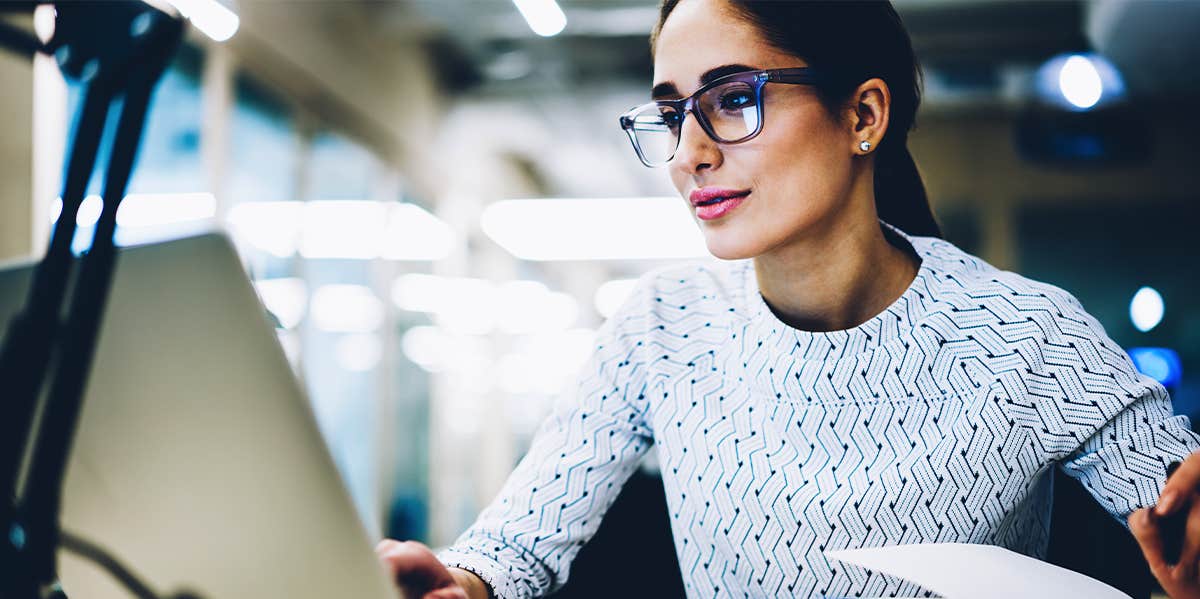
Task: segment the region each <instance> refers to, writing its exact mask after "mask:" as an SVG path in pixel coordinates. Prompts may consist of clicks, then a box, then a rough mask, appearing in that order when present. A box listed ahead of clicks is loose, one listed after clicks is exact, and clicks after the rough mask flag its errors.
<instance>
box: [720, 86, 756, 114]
mask: <svg viewBox="0 0 1200 599" xmlns="http://www.w3.org/2000/svg"><path fill="white" fill-rule="evenodd" d="M753 103H754V95H753V94H752V93H750V91H749V90H736V91H731V92H728V93H725V94H722V95H721V98H720V100H719V101H718V102H717V106H718V107H720V109H721V110H731V111H737V110H742V109H743V108H745V107H747V106H749V105H751V104H753Z"/></svg>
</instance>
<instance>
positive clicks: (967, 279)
mask: <svg viewBox="0 0 1200 599" xmlns="http://www.w3.org/2000/svg"><path fill="white" fill-rule="evenodd" d="M915 239H916V240H917V241H915V242H914V247H917V246H920V247H919V248H918V249H919V250H920V249H921V248H924V249H925V250H926V251H928V252H929V255H930V256H931V257H933V259H934V260H935V261H936V265H935V268H934V269H933V270H934V278H935V279H936V281H935V282H934V283H933V284H932V287H934V290H931V295H936V301H937V302H944V303H945V304H946V306H944V307H943V309H941V310H936V311H935V312H936V313H938V314H943V315H945V316H948V317H949V318H950V320H952V321H953V322H955V323H956V324H957V325H958V326H959V328H961V329H962V330H964V331H969V332H970V334H971V336H972V337H974V338H975V339H977V340H979V342H981V343H984V344H993V345H995V346H996V347H994V348H993V349H994V351H992V352H991V353H993V354H994V355H996V356H999V357H1001V358H1003V357H1004V356H1005V355H1009V356H1014V357H1020V359H1021V360H1022V361H1023V362H1024V364H1023V366H1024V368H1022V369H1021V370H1024V372H1025V373H1026V376H1034V377H1048V378H1050V379H1058V384H1059V385H1063V386H1064V387H1063V390H1064V392H1065V390H1066V389H1068V388H1071V389H1074V390H1075V391H1076V392H1084V393H1086V394H1091V393H1099V394H1102V395H1106V396H1110V397H1113V398H1114V399H1115V398H1121V399H1128V398H1131V397H1134V396H1136V395H1139V394H1143V393H1145V392H1146V390H1147V389H1146V387H1147V385H1149V384H1150V383H1149V382H1148V380H1147V379H1146V377H1144V376H1142V375H1140V374H1139V373H1138V372H1137V370H1136V368H1135V367H1134V366H1133V363H1132V361H1131V360H1130V359H1129V356H1128V354H1126V353H1125V350H1124V349H1122V348H1121V346H1120V345H1119V344H1117V342H1116V341H1114V340H1113V339H1112V338H1111V337H1109V335H1108V332H1107V331H1106V330H1105V328H1104V325H1102V324H1101V323H1100V321H1099V320H1098V319H1096V318H1095V317H1094V316H1092V315H1091V314H1090V313H1089V312H1088V311H1087V310H1086V309H1085V308H1084V305H1083V304H1082V302H1080V300H1079V299H1078V298H1077V297H1076V296H1075V295H1074V294H1072V293H1071V292H1069V291H1067V290H1066V289H1063V288H1062V287H1059V286H1057V285H1054V284H1052V283H1048V282H1045V281H1038V280H1035V279H1031V278H1029V277H1025V276H1023V275H1020V274H1018V273H1016V272H1012V271H1008V270H1001V269H998V268H996V267H995V266H992V265H991V264H989V263H987V262H986V261H984V260H983V259H981V258H979V257H977V256H973V255H971V254H969V253H967V252H965V251H963V250H962V249H960V248H958V247H956V246H954V245H953V244H951V243H949V242H946V241H943V240H934V239H932V238H915ZM1000 345H1003V346H1006V347H999V346H1000ZM1117 403H1123V402H1122V401H1118V402H1117Z"/></svg>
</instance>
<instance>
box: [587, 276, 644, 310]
mask: <svg viewBox="0 0 1200 599" xmlns="http://www.w3.org/2000/svg"><path fill="white" fill-rule="evenodd" d="M636 286H637V279H613V280H611V281H607V282H605V283H603V284H601V285H600V287H598V288H597V289H596V297H595V302H596V311H597V312H599V313H600V315H601V316H603V317H605V318H612V315H613V314H615V313H616V312H617V308H620V307H621V305H622V304H624V303H625V302H626V301H627V300H628V299H629V296H631V295H633V289H634V287H636Z"/></svg>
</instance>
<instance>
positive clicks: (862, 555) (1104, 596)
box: [825, 543, 1131, 599]
mask: <svg viewBox="0 0 1200 599" xmlns="http://www.w3.org/2000/svg"><path fill="white" fill-rule="evenodd" d="M825 555H826V556H828V557H830V558H833V559H836V560H839V561H842V562H846V563H847V564H854V565H856V566H861V567H863V568H868V569H870V570H875V571H878V572H883V573H885V574H891V575H892V576H897V577H899V578H903V579H905V580H907V581H910V582H913V583H915V584H918V585H920V586H921V587H923V588H925V589H928V590H930V591H933V592H935V593H937V594H939V595H941V596H942V597H945V598H946V599H1012V598H1014V597H1022V598H1024V599H1131V598H1130V597H1129V595H1126V594H1125V593H1122V592H1121V591H1118V590H1117V589H1114V588H1112V587H1110V586H1108V585H1106V584H1104V583H1103V582H1100V581H1098V580H1096V579H1094V578H1089V577H1087V576H1084V575H1082V574H1079V573H1077V572H1072V571H1071V570H1067V569H1065V568H1060V567H1058V566H1055V565H1054V564H1048V563H1046V562H1043V561H1040V560H1036V559H1033V558H1031V557H1028V556H1025V555H1021V554H1020V553H1016V552H1014V551H1009V550H1008V549H1005V548H1003V547H995V546H992V545H973V544H968V543H933V544H921V545H894V546H891V547H867V548H864V549H843V550H839V551H826V552H825Z"/></svg>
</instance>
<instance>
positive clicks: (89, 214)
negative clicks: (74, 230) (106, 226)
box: [55, 195, 104, 227]
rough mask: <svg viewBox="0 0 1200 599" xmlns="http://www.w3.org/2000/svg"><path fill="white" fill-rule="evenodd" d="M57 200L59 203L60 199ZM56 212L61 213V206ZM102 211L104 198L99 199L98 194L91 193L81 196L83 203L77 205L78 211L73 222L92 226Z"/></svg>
mask: <svg viewBox="0 0 1200 599" xmlns="http://www.w3.org/2000/svg"><path fill="white" fill-rule="evenodd" d="M59 202H60V203H61V200H60V201H59ZM57 212H58V213H60V214H61V213H62V207H61V206H60V207H59V209H58V210H57ZM102 212H104V200H102V199H100V196H95V195H92V196H88V197H86V198H83V203H82V204H80V205H79V212H78V213H77V214H76V215H75V224H76V225H77V226H80V227H94V226H96V223H97V222H99V221H100V213H102ZM55 220H58V219H55Z"/></svg>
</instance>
